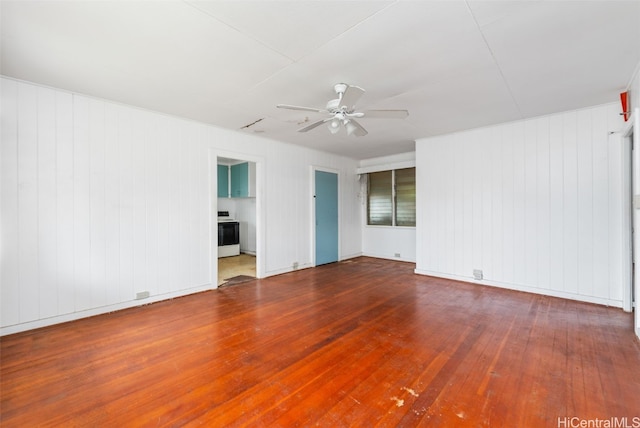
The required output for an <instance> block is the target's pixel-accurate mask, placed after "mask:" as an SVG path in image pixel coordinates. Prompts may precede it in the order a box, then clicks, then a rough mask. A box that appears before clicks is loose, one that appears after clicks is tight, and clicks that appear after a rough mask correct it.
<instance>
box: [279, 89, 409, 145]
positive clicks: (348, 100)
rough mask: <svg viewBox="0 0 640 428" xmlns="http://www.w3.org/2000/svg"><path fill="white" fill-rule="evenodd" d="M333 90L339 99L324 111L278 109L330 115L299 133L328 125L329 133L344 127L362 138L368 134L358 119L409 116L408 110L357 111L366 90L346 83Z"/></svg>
mask: <svg viewBox="0 0 640 428" xmlns="http://www.w3.org/2000/svg"><path fill="white" fill-rule="evenodd" d="M333 89H334V90H335V91H336V95H337V96H338V98H336V99H334V100H330V101H329V102H328V103H327V107H326V108H324V109H319V108H314V107H300V106H292V105H288V104H278V105H277V106H276V107H278V108H284V109H289V110H303V111H313V112H316V113H328V114H329V117H327V118H326V119H321V120H319V121H317V122H313V123H312V124H311V125H307V126H305V127H304V128H301V129H298V132H307V131H311V130H312V129H314V128H316V127H318V126H320V125H322V124H323V123H326V124H327V126H328V127H329V131H331V133H332V134H336V133H337V132H338V131H340V128H341V127H342V126H344V128H345V129H346V130H347V134H348V135H355V136H358V137H362V136H365V135H367V134H368V132H367V130H366V129H364V127H363V126H362V125H360V123H358V121H357V120H356V119H360V118H389V119H404V118H405V117H407V116H409V112H408V111H407V110H364V111H356V107H355V104H356V101H358V100H359V99H360V97H361V96H362V95H363V94H364V89H362V88H360V87H358V86H351V85H347V84H346V83H337V84H336V85H334V87H333Z"/></svg>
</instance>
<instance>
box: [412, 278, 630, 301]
mask: <svg viewBox="0 0 640 428" xmlns="http://www.w3.org/2000/svg"><path fill="white" fill-rule="evenodd" d="M414 272H415V273H416V274H418V275H426V276H434V277H437V278H446V279H453V280H455V281H463V282H469V283H472V284H478V285H488V286H491V287H498V288H505V289H508V290H515V291H524V292H526V293H533V294H541V295H544V296H551V297H561V298H563V299H569V300H577V301H579V302H587V303H595V304H598V305H604V306H612V307H614V308H621V309H622V300H615V299H605V298H601V297H596V296H586V295H582V294H576V293H567V292H566V291H558V290H550V289H547V288H538V287H531V286H527V285H521V284H512V283H505V282H500V281H491V280H487V279H481V280H475V279H473V278H472V277H466V276H458V275H450V274H446V273H442V272H433V271H429V270H424V269H415V270H414Z"/></svg>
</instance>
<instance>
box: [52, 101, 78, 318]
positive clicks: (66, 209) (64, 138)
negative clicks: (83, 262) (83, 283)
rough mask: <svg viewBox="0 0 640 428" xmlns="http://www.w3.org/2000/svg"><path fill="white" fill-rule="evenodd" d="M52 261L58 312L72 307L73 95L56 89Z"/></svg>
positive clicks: (64, 312)
mask: <svg viewBox="0 0 640 428" xmlns="http://www.w3.org/2000/svg"><path fill="white" fill-rule="evenodd" d="M55 102H56V107H55V112H56V131H55V132H56V133H55V135H56V192H55V194H56V223H57V224H56V235H57V236H56V243H57V251H56V260H57V283H58V296H57V299H56V301H57V304H58V314H69V313H72V312H73V311H74V310H75V295H74V291H73V290H74V284H75V282H74V281H75V277H74V253H75V251H74V242H75V235H74V233H75V231H74V224H75V222H74V202H73V201H74V179H73V96H72V95H71V94H68V93H63V92H56V101H55Z"/></svg>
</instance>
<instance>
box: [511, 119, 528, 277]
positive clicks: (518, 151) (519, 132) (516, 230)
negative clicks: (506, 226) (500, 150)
mask: <svg viewBox="0 0 640 428" xmlns="http://www.w3.org/2000/svg"><path fill="white" fill-rule="evenodd" d="M524 124H525V122H515V123H514V124H513V128H512V132H513V133H512V136H511V141H512V142H513V220H512V221H513V282H514V283H515V284H524V283H525V281H526V280H525V274H526V263H525V261H526V257H525V256H526V253H527V252H526V243H525V236H526V230H527V229H528V228H529V227H531V224H528V223H527V222H526V219H527V214H526V213H525V203H526V198H527V194H526V180H525V179H526V171H525V146H524V144H525V136H524Z"/></svg>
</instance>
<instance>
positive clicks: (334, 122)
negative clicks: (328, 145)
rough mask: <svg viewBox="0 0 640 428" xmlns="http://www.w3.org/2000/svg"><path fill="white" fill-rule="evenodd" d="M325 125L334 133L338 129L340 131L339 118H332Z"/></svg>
mask: <svg viewBox="0 0 640 428" xmlns="http://www.w3.org/2000/svg"><path fill="white" fill-rule="evenodd" d="M327 126H328V128H329V131H331V133H332V134H336V133H337V132H338V131H340V119H338V118H334V119H333V120H331V121H330V122H329V124H328V125H327Z"/></svg>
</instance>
